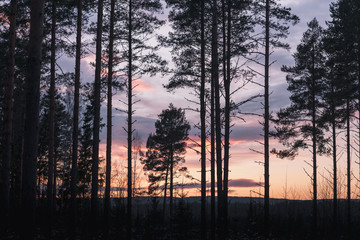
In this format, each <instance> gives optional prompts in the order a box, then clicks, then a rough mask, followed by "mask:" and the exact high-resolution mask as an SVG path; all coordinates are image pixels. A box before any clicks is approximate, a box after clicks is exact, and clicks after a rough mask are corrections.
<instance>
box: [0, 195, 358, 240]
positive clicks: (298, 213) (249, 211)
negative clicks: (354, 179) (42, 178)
mask: <svg viewBox="0 0 360 240" xmlns="http://www.w3.org/2000/svg"><path fill="white" fill-rule="evenodd" d="M133 200H134V201H133V221H134V222H133V224H132V226H133V228H132V232H133V234H132V235H133V236H132V239H149V240H152V239H153V240H161V239H164V240H165V239H179V240H182V239H200V226H201V224H200V223H201V219H200V216H201V215H200V206H201V202H200V198H199V197H187V198H175V199H174V216H173V217H172V218H170V216H169V214H166V215H165V217H164V215H163V208H162V207H163V198H162V197H158V198H154V197H136V198H134V199H133ZM110 202H111V209H112V211H111V213H110V220H109V225H108V226H105V225H104V223H105V221H103V216H100V217H99V222H98V223H97V226H96V229H92V228H91V227H90V226H91V223H90V211H89V209H90V199H82V200H81V201H79V207H78V209H77V213H78V221H77V224H76V227H75V228H74V225H72V224H71V221H69V217H70V213H69V212H68V211H66V210H65V209H66V208H59V207H60V205H61V203H60V202H58V203H57V207H58V209H57V211H56V212H55V219H56V221H54V222H53V223H52V224H51V225H49V224H50V223H49V221H47V220H48V219H47V218H46V216H47V212H46V210H47V209H46V199H42V200H40V201H39V205H38V206H37V213H38V214H37V216H36V221H37V224H36V226H37V227H36V229H37V230H36V232H37V234H36V235H37V239H49V238H50V236H49V234H51V238H52V239H92V238H94V237H95V239H124V238H126V237H127V232H126V231H127V230H126V226H127V224H126V199H125V198H112V199H111V201H110ZM207 202H208V204H210V198H208V199H207ZM359 204H360V202H359V201H358V200H353V204H352V206H353V209H352V211H353V213H354V214H353V225H352V226H351V228H353V235H352V236H350V235H349V231H351V228H350V227H349V226H348V225H347V224H346V216H345V213H346V211H345V210H346V200H345V199H341V200H339V202H338V207H339V217H338V222H337V228H334V222H333V221H332V218H331V208H332V200H329V199H324V200H318V207H319V209H318V211H319V215H318V220H319V223H318V232H317V234H316V236H317V237H316V239H357V238H356V229H357V226H358V225H359V223H360V221H359V220H360V215H359V214H358V212H359V211H358V206H359ZM99 205H102V204H101V203H99ZM270 207H271V208H270V209H271V211H270V214H271V218H270V238H271V239H314V237H313V233H312V229H311V221H308V219H311V212H312V209H311V207H312V202H311V201H310V200H286V199H270ZM100 210H101V209H100ZM263 211H264V209H263V200H262V198H250V197H229V221H228V229H227V233H226V232H224V233H221V234H223V235H222V236H219V235H220V233H219V232H218V233H217V235H218V238H219V239H265V237H264V220H263ZM101 212H103V211H101ZM207 217H208V218H210V212H208V213H207ZM11 222H13V223H15V224H11ZM11 222H9V223H8V225H7V227H8V229H2V232H1V239H20V232H21V230H22V226H20V225H19V224H16V222H18V216H15V215H13V218H12V219H11ZM209 227H210V226H208V228H207V234H210V229H209ZM49 229H51V230H49ZM104 229H109V233H108V236H107V237H106V236H105V235H104V232H105V231H104ZM49 231H50V232H51V233H49Z"/></svg>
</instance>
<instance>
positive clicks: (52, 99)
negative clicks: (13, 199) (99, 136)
mask: <svg viewBox="0 0 360 240" xmlns="http://www.w3.org/2000/svg"><path fill="white" fill-rule="evenodd" d="M51 11H52V12H51V57H50V58H51V63H50V110H49V159H48V160H49V166H48V183H47V204H48V217H49V221H48V223H49V226H50V227H51V223H52V215H53V214H52V210H53V201H54V199H53V178H54V142H55V64H56V56H55V55H56V3H55V1H52V10H51ZM50 231H51V228H50Z"/></svg>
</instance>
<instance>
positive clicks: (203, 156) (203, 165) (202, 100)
mask: <svg viewBox="0 0 360 240" xmlns="http://www.w3.org/2000/svg"><path fill="white" fill-rule="evenodd" d="M200 61H201V85H200V121H201V239H202V240H205V239H207V236H206V105H205V0H201V60H200Z"/></svg>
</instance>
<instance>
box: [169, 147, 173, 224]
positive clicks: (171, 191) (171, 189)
mask: <svg viewBox="0 0 360 240" xmlns="http://www.w3.org/2000/svg"><path fill="white" fill-rule="evenodd" d="M173 192H174V145H173V144H171V149H170V205H169V209H170V219H172V217H173V201H174V199H173V197H174V193H173Z"/></svg>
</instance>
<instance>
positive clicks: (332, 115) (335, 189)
mask: <svg viewBox="0 0 360 240" xmlns="http://www.w3.org/2000/svg"><path fill="white" fill-rule="evenodd" d="M332 89H333V87H332ZM332 91H333V90H332ZM331 125H332V139H333V141H332V143H333V146H332V148H333V171H334V172H333V217H334V232H335V233H336V232H337V222H338V220H337V215H338V214H337V159H336V155H337V151H336V121H335V103H334V100H332V101H331Z"/></svg>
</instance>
